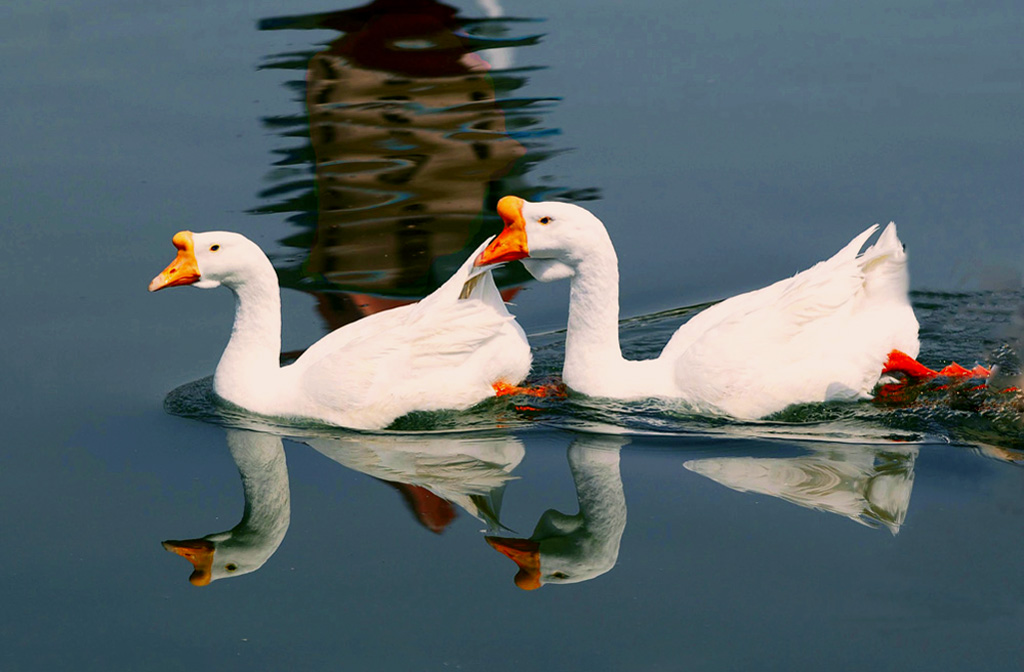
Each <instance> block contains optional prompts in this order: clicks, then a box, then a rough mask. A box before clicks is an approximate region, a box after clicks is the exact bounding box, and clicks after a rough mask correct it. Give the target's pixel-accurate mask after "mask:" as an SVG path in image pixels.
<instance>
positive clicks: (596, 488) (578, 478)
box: [487, 434, 626, 590]
mask: <svg viewBox="0 0 1024 672" xmlns="http://www.w3.org/2000/svg"><path fill="white" fill-rule="evenodd" d="M624 442H625V439H623V438H622V437H619V436H600V435H590V434H587V435H580V436H578V437H577V438H576V440H575V441H574V442H573V444H572V445H571V446H569V470H570V471H571V472H572V479H573V482H574V483H575V484H576V498H577V500H578V501H579V512H578V513H576V514H575V515H572V516H569V515H566V514H564V513H561V512H559V511H555V510H554V509H550V510H548V511H545V512H544V514H543V515H542V516H541V517H540V520H539V521H537V527H536V528H535V529H534V531H533V534H532V535H531V536H530V538H529V539H513V538H507V537H487V543H489V544H490V545H491V546H492V547H493V548H494V549H495V550H497V551H498V552H500V553H502V554H503V555H505V556H507V557H508V558H510V559H511V560H513V561H514V562H515V563H516V564H517V565H519V572H518V573H517V574H516V577H515V583H516V585H517V586H519V587H520V588H522V589H523V590H533V589H535V588H540V587H541V586H542V585H544V584H548V583H556V584H558V583H580V582H582V581H589V580H590V579H593V578H596V577H598V576H601V575H602V574H604V573H606V572H608V571H609V570H610V569H611V568H612V567H614V566H615V563H616V561H617V560H618V558H619V544H620V542H621V541H622V533H623V532H624V531H625V529H626V495H625V492H624V490H623V488H622V475H621V473H620V472H619V449H620V448H621V447H622V445H623V443H624Z"/></svg>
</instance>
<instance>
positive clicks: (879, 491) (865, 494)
mask: <svg viewBox="0 0 1024 672" xmlns="http://www.w3.org/2000/svg"><path fill="white" fill-rule="evenodd" d="M916 457H917V449H916V448H914V447H912V446H906V447H903V446H901V447H896V446H870V445H868V446H856V445H845V444H844V445H835V446H828V447H827V448H822V447H821V446H814V447H812V454H810V455H804V456H801V457H787V458H764V457H715V458H708V459H702V460H690V461H689V462H687V463H686V464H685V465H684V466H685V467H686V468H687V469H689V470H690V471H693V472H695V473H698V474H701V475H702V476H706V477H708V478H710V479H711V480H713V481H715V482H716V483H721V484H722V485H724V486H726V487H727V488H732V489H733V490H737V491H739V492H757V493H761V494H765V495H771V496H772V497H778V498H780V499H784V500H785V501H787V502H791V503H793V504H796V505H798V506H804V507H807V508H810V509H816V510H818V511H827V512H829V513H836V514H839V515H840V516H845V517H846V518H849V519H850V520H854V521H857V522H858V523H861V524H862V525H868V526H871V527H875V526H878V525H879V524H881V525H884V526H885V527H887V528H888V529H889V531H890V532H892V533H893V534H896V533H897V532H899V530H900V526H901V525H903V521H904V520H905V519H906V517H907V509H908V508H909V507H910V493H911V491H912V490H913V488H914V460H915V458H916Z"/></svg>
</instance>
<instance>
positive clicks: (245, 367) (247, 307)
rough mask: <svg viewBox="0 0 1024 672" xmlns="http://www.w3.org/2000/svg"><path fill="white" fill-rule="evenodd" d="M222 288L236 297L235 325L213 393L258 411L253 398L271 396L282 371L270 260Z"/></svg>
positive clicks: (278, 314)
mask: <svg viewBox="0 0 1024 672" xmlns="http://www.w3.org/2000/svg"><path fill="white" fill-rule="evenodd" d="M225 286H228V288H229V289H231V291H232V292H233V293H234V295H235V323H234V326H233V327H232V329H231V339H230V340H229V341H228V345H227V347H226V348H225V349H224V354H223V355H221V358H220V363H219V364H218V365H217V371H216V373H214V376H213V390H214V392H216V393H217V395H219V396H220V397H222V398H224V399H226V400H228V401H230V402H232V403H235V404H238V405H240V406H246V407H247V408H251V409H252V410H258V408H256V406H258V404H255V403H254V402H253V401H252V397H253V396H254V395H260V396H265V395H267V394H270V393H272V392H273V388H272V382H273V380H274V378H275V377H276V376H277V375H279V374H280V370H281V365H280V362H281V359H280V357H281V290H280V288H279V287H278V284H277V275H276V274H275V273H274V268H273V266H271V265H270V261H269V260H267V261H266V264H265V266H261V267H259V268H258V269H257V272H254V273H252V274H251V275H250V276H249V277H247V278H246V279H245V280H244V281H242V282H238V283H232V284H231V285H228V284H227V283H225Z"/></svg>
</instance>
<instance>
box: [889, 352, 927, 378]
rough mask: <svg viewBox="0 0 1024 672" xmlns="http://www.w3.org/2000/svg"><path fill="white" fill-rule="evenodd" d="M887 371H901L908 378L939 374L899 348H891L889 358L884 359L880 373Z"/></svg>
mask: <svg viewBox="0 0 1024 672" xmlns="http://www.w3.org/2000/svg"><path fill="white" fill-rule="evenodd" d="M887 373H902V374H903V375H905V376H908V377H910V378H934V377H935V376H938V375H939V372H938V371H934V370H932V369H929V368H928V367H927V366H925V365H924V364H922V363H921V362H919V361H917V360H916V359H914V358H913V357H911V356H910V355H908V354H907V353H905V352H903V351H901V350H893V351H892V352H890V353H889V358H888V359H886V360H885V366H883V367H882V375H885V374H887Z"/></svg>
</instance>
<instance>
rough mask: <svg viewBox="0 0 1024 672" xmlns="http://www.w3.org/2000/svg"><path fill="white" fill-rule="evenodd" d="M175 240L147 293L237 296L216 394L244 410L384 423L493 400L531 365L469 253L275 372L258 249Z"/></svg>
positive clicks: (214, 240)
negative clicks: (412, 298) (432, 286)
mask: <svg viewBox="0 0 1024 672" xmlns="http://www.w3.org/2000/svg"><path fill="white" fill-rule="evenodd" d="M174 244H175V247H177V248H178V257H177V258H176V259H175V261H174V262H172V263H171V264H170V265H169V266H168V267H167V268H166V269H165V270H164V271H163V272H162V273H161V274H160V275H158V276H157V277H156V278H154V279H153V281H152V282H151V283H150V286H149V289H150V291H156V290H158V289H163V288H164V287H170V286H175V285H193V286H195V287H199V288H202V289H208V288H213V287H218V286H220V285H224V286H225V287H227V288H228V289H230V290H231V291H232V292H233V293H234V295H235V299H236V301H235V321H234V327H233V329H232V332H231V338H230V340H229V342H228V345H227V347H226V348H225V350H224V354H223V355H222V356H221V359H220V363H219V364H218V365H217V369H216V372H215V373H214V377H213V390H214V392H215V393H216V394H217V396H218V397H220V398H222V399H224V400H226V401H228V402H230V403H232V404H234V405H236V406H239V407H241V408H243V409H245V410H247V411H249V412H252V413H257V414H260V415H265V416H272V417H278V418H286V419H302V420H312V421H316V422H323V423H327V424H332V425H339V426H343V427H351V428H355V429H380V428H383V427H386V426H387V425H388V424H390V423H391V422H392V421H394V420H395V419H396V418H398V417H400V416H402V415H405V414H406V413H410V412H412V411H431V410H440V409H465V408H469V407H470V406H473V405H474V404H477V403H479V402H481V401H483V400H484V399H486V398H488V397H491V396H494V395H495V389H494V387H493V385H494V384H495V383H505V384H510V385H515V384H516V383H518V382H521V381H522V379H523V378H525V377H526V374H527V372H528V371H529V368H530V360H531V357H530V347H529V344H528V342H527V340H526V335H525V334H524V333H523V330H522V328H520V326H519V325H518V324H517V323H516V322H515V320H514V318H513V317H512V316H511V315H510V314H509V313H508V311H507V310H506V308H505V304H504V302H503V301H502V299H501V295H500V294H499V293H498V289H497V287H496V286H495V284H494V280H493V278H492V277H491V274H490V273H489V272H484V273H480V272H479V270H475V269H474V268H473V261H472V260H473V256H471V257H470V258H469V260H467V262H466V263H465V264H463V265H462V267H461V268H460V269H459V270H458V271H456V273H455V274H454V275H453V276H452V277H451V278H450V279H449V280H448V281H447V282H445V283H444V285H442V286H441V287H440V288H438V289H437V290H436V291H435V292H434V293H432V294H431V295H429V296H427V297H426V298H424V299H423V300H421V301H420V302H418V303H415V304H410V305H407V306H401V307H399V308H394V309H391V310H387V311H384V312H381V313H376V314H373V315H370V316H369V317H366V318H364V319H362V320H359V321H357V322H354V323H352V324H349V325H346V326H344V327H342V328H340V329H337V330H335V331H333V332H331V333H329V334H327V335H326V336H324V337H323V338H322V339H320V340H319V341H318V342H316V343H314V344H313V345H312V346H310V347H309V348H308V349H307V350H306V351H305V352H304V353H303V354H302V356H301V357H299V358H298V359H297V360H296V361H295V362H294V363H292V364H290V365H288V366H284V367H282V366H280V351H281V296H280V288H279V286H278V282H277V274H276V273H275V271H274V268H273V266H272V265H271V263H270V260H269V259H267V256H266V255H265V254H264V253H263V251H262V250H261V249H260V248H259V247H258V246H257V245H256V244H255V243H253V242H252V241H250V240H249V239H247V238H246V237H245V236H242V235H240V234H237V233H230V232H225V231H212V232H206V233H191V232H188V231H182V232H180V233H178V234H177V235H175V236H174ZM485 245H486V243H485ZM482 248H483V246H481V249H482ZM478 252H479V250H478ZM474 256H475V254H474Z"/></svg>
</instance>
